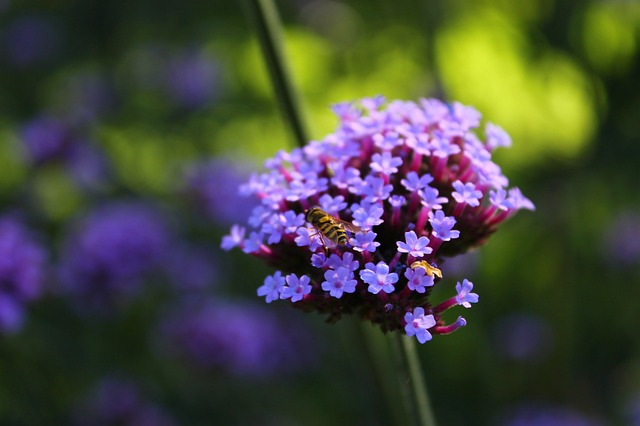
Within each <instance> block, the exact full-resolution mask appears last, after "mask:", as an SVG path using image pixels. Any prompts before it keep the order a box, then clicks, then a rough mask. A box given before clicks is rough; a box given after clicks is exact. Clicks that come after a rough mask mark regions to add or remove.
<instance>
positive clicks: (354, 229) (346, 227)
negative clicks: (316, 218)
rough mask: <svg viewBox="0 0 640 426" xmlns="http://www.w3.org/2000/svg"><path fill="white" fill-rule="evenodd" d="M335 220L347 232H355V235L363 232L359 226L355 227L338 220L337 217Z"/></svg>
mask: <svg viewBox="0 0 640 426" xmlns="http://www.w3.org/2000/svg"><path fill="white" fill-rule="evenodd" d="M333 219H334V220H335V221H336V222H337V223H338V224H339V225H340V226H341V227H342V229H344V230H346V231H349V232H353V233H354V234H355V233H358V232H362V228H360V227H359V226H357V225H354V224H353V223H351V222H347V221H345V220H341V219H338V218H337V217H334V218H333Z"/></svg>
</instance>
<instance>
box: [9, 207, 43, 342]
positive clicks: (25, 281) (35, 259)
mask: <svg viewBox="0 0 640 426" xmlns="http://www.w3.org/2000/svg"><path fill="white" fill-rule="evenodd" d="M45 262H46V255H45V251H44V250H43V248H42V247H41V246H40V245H39V244H38V243H37V242H36V241H35V239H34V238H33V237H32V236H31V235H30V234H29V232H28V231H27V229H26V228H25V227H24V226H23V225H22V224H21V223H20V222H18V221H16V220H15V219H12V218H9V217H4V218H0V332H8V333H10V332H15V331H17V330H18V329H19V328H20V327H21V326H22V323H23V320H24V309H25V304H27V303H29V302H31V301H33V300H34V299H36V298H37V297H38V296H39V295H40V293H41V292H42V284H43V280H44V267H45Z"/></svg>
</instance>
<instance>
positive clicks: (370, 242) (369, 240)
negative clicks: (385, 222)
mask: <svg viewBox="0 0 640 426" xmlns="http://www.w3.org/2000/svg"><path fill="white" fill-rule="evenodd" d="M376 235H377V234H376V233H375V232H373V231H369V232H367V233H365V234H363V233H359V234H356V236H355V238H352V239H350V240H349V242H350V243H351V245H352V246H353V249H354V250H355V251H360V252H363V251H369V252H371V253H373V252H374V251H376V247H379V246H380V243H379V242H377V241H374V240H375V238H376Z"/></svg>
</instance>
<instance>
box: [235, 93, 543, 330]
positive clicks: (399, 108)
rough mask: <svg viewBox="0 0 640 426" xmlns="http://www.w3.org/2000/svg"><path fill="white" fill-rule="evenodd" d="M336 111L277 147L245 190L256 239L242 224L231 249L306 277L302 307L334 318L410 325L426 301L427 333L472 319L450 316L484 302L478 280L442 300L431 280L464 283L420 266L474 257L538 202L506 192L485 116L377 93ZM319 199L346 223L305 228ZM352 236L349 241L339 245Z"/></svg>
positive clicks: (394, 326) (516, 192)
mask: <svg viewBox="0 0 640 426" xmlns="http://www.w3.org/2000/svg"><path fill="white" fill-rule="evenodd" d="M334 111H335V112H336V114H337V115H338V117H339V119H340V123H339V125H338V128H337V129H336V130H335V132H333V133H331V134H329V135H327V136H326V137H324V138H322V139H320V140H317V141H313V142H310V143H309V144H308V145H306V146H304V147H303V148H296V149H294V150H293V151H291V152H284V151H280V152H278V153H277V154H276V155H275V156H274V158H272V159H270V160H267V161H266V163H265V167H266V169H267V170H266V172H264V173H262V174H255V175H253V176H252V177H251V178H250V179H249V182H248V183H247V184H245V185H243V186H242V188H241V190H242V193H243V194H245V195H252V196H253V197H254V199H256V201H257V202H258V204H259V207H258V208H255V209H253V213H252V215H251V217H250V218H249V228H248V229H247V231H246V233H248V234H249V235H250V237H249V239H244V240H242V239H243V238H244V236H242V237H240V236H239V234H240V229H238V228H237V229H236V230H235V231H234V232H233V234H234V235H235V236H234V235H230V236H228V237H227V238H226V239H225V244H224V245H225V247H229V246H233V245H237V246H239V247H240V248H241V249H242V250H243V251H245V252H250V253H251V254H252V255H253V256H256V257H259V258H261V259H263V260H265V261H266V262H267V263H269V264H270V265H272V266H274V267H276V269H278V270H280V272H281V274H282V276H288V275H290V274H295V277H296V278H297V279H298V281H300V280H302V279H303V278H302V277H303V276H306V277H308V278H309V282H308V285H309V286H310V287H311V290H310V292H309V297H303V298H302V299H301V300H298V301H297V302H295V303H293V305H294V306H296V307H299V308H300V309H302V310H304V311H306V312H312V311H316V312H321V313H323V314H326V315H328V316H329V318H330V320H332V321H333V320H336V319H338V318H340V317H341V316H342V315H345V314H354V315H358V316H360V317H361V318H363V319H366V320H370V321H372V322H373V323H375V324H379V325H380V327H381V329H382V330H383V331H402V330H403V329H404V328H405V325H406V324H407V323H406V321H405V319H404V316H405V313H409V314H411V315H413V314H414V313H419V312H421V311H419V310H417V309H418V308H420V309H422V317H420V316H416V318H418V319H419V318H423V319H424V318H430V319H431V320H433V321H434V323H433V325H430V326H429V327H428V329H429V331H428V333H430V334H429V335H431V334H439V335H443V334H448V333H451V332H452V331H454V330H456V329H458V328H460V327H463V326H465V325H466V321H465V320H464V319H463V318H458V319H457V320H455V321H454V322H453V323H448V322H447V321H446V319H445V318H443V316H442V315H443V313H444V312H445V311H446V310H448V309H450V308H454V307H457V306H458V303H460V304H463V306H465V304H466V305H469V306H470V304H471V303H475V302H476V301H477V295H476V294H475V293H470V291H471V288H470V287H469V288H468V286H467V283H468V284H469V285H470V283H469V282H468V281H465V284H464V287H463V286H462V284H460V286H461V287H460V288H459V290H458V294H457V296H452V297H449V298H448V299H445V301H444V302H441V303H439V304H437V305H433V304H432V302H431V301H430V300H429V296H430V294H431V291H430V289H431V287H433V286H436V285H447V283H449V284H448V285H451V286H453V283H455V280H453V281H452V280H451V278H450V277H449V276H443V275H442V272H441V271H440V270H439V269H437V268H436V267H433V266H432V267H431V268H426V267H425V268H420V267H419V266H420V265H416V264H417V263H418V262H425V265H426V264H429V265H440V264H443V262H444V260H445V259H446V258H450V257H454V256H457V255H460V254H463V253H466V252H467V251H469V250H470V249H471V248H473V247H476V246H479V245H481V244H483V243H485V242H486V241H487V239H488V237H489V236H490V235H491V234H493V233H494V232H495V231H496V230H497V228H498V226H499V225H500V224H501V223H502V222H504V221H505V220H506V219H508V218H510V217H511V216H513V215H514V214H515V213H516V212H517V211H518V210H521V209H529V208H533V204H532V203H531V202H530V201H529V200H528V199H526V198H525V197H524V196H523V195H522V193H521V192H520V190H518V189H517V188H508V179H507V178H506V176H504V175H503V174H502V172H501V169H500V167H498V165H497V164H495V163H494V162H493V161H492V158H491V156H492V151H493V149H492V148H493V147H495V146H497V145H499V144H501V143H502V142H497V141H496V140H492V141H487V140H482V139H481V137H483V135H484V133H483V132H482V129H479V128H478V126H479V124H480V118H481V117H480V114H479V113H478V111H476V110H475V109H473V108H471V107H466V106H464V105H462V104H458V103H453V104H445V103H443V102H441V101H438V100H435V99H423V100H421V101H420V102H417V103H415V102H406V101H391V102H388V103H386V104H385V103H384V102H382V101H381V99H380V98H376V99H374V100H370V99H366V100H363V101H362V103H361V104H360V105H357V104H353V103H345V104H341V105H339V106H336V107H334ZM487 132H488V133H487V135H491V136H490V137H491V138H502V137H503V136H504V135H500V134H499V133H500V132H499V131H497V130H496V128H494V127H491V126H489V127H488V128H487ZM485 200H486V202H485ZM314 206H319V207H320V208H321V209H323V210H324V211H326V212H327V214H328V215H330V216H333V217H334V218H336V219H340V221H339V222H338V221H331V220H330V218H327V219H326V221H325V222H323V223H322V224H318V223H316V224H315V225H316V226H317V228H318V229H316V228H313V227H311V226H310V225H311V224H307V226H304V225H303V226H300V227H298V228H297V229H296V228H295V227H296V226H297V225H298V223H299V219H298V218H299V217H300V216H299V215H300V214H303V213H305V211H307V210H308V209H310V208H312V207H314ZM282 218H286V220H283V219H282ZM373 228H375V233H374V232H372V231H371V230H372V229H373ZM454 228H455V229H454ZM343 233H346V234H347V235H346V236H347V241H348V243H345V244H342V242H343V241H344V239H343V238H342V237H343ZM432 235H433V237H432ZM321 238H322V239H323V240H326V242H327V244H322V241H323V240H321ZM336 241H339V242H340V243H334V242H336ZM354 259H359V260H360V261H357V260H354ZM400 271H402V272H403V273H400ZM448 273H449V272H448ZM451 275H452V276H455V275H457V276H460V275H459V274H457V273H456V272H455V271H454V272H452V273H451ZM354 277H355V278H354ZM305 283H306V280H305ZM358 283H360V284H364V283H366V284H367V285H358ZM441 283H442V284H441ZM367 287H369V288H367ZM305 289H306V287H305ZM387 291H392V292H393V293H392V294H391V295H390V294H388V293H387ZM344 293H354V294H353V296H348V297H342V296H343V295H344ZM416 293H421V294H420V295H418V294H416ZM458 299H459V300H458ZM390 306H391V308H390ZM411 318H412V320H411V321H412V322H411V324H413V320H414V319H413V317H411ZM418 319H416V321H418ZM418 322H420V321H418ZM435 324H437V325H435ZM418 328H419V327H418ZM422 329H423V330H424V332H422V331H420V332H419V334H420V336H422V337H420V339H422V340H423V341H426V334H425V333H427V331H426V330H427V328H425V327H423V328H422ZM411 330H413V331H411V332H413V333H414V334H412V335H415V334H416V333H417V332H416V331H415V329H414V328H411ZM411 332H410V333H411Z"/></svg>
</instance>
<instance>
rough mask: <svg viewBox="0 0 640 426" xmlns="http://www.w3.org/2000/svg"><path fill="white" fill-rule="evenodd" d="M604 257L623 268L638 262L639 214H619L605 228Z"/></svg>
mask: <svg viewBox="0 0 640 426" xmlns="http://www.w3.org/2000/svg"><path fill="white" fill-rule="evenodd" d="M604 240H605V244H603V247H605V256H606V257H607V258H612V259H613V260H615V261H617V262H618V263H620V264H623V265H625V266H635V265H637V264H638V263H639V262H640V212H634V211H627V212H624V213H622V214H619V215H617V216H615V217H614V218H613V220H612V221H611V222H610V223H609V224H608V226H606V227H605V231H604Z"/></svg>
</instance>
